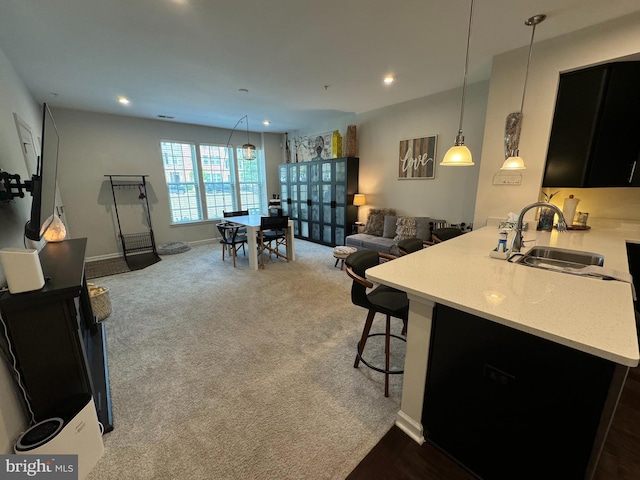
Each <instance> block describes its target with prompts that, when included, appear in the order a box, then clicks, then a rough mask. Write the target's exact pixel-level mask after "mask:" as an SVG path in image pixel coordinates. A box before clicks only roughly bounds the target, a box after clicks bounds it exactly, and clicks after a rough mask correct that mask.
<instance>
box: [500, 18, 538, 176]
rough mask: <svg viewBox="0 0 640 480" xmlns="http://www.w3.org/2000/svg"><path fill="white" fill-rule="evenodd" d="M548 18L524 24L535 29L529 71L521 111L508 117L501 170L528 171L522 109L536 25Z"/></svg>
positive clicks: (535, 19) (525, 76)
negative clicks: (523, 149)
mask: <svg viewBox="0 0 640 480" xmlns="http://www.w3.org/2000/svg"><path fill="white" fill-rule="evenodd" d="M546 18H547V16H546V15H544V14H538V15H534V16H533V17H531V18H528V19H527V20H525V22H524V24H525V25H527V26H528V27H533V28H532V30H531V42H530V43H529V57H528V58H527V70H526V72H525V74H524V87H523V88H522V102H521V103H520V111H519V112H513V113H510V114H509V115H507V121H506V126H505V131H504V156H505V159H506V160H505V161H504V163H503V164H502V167H500V170H526V168H527V167H525V165H524V160H523V159H522V157H520V131H521V130H522V109H523V108H524V97H525V94H526V93H527V79H528V78H529V64H530V63H531V50H532V48H533V37H534V36H535V34H536V25H538V24H539V23H542V22H544V20H545V19H546Z"/></svg>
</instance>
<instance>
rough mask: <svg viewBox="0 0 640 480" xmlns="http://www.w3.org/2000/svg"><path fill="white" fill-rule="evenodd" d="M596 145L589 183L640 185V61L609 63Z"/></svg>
mask: <svg viewBox="0 0 640 480" xmlns="http://www.w3.org/2000/svg"><path fill="white" fill-rule="evenodd" d="M608 70H609V74H608V79H607V88H606V94H605V96H604V99H603V102H602V105H601V108H600V118H599V122H598V135H597V137H596V139H595V142H594V145H593V158H592V164H591V168H590V169H589V177H588V179H587V185H588V186H589V187H631V186H640V172H638V173H636V172H635V171H634V170H635V164H636V163H637V161H638V155H639V154H640V82H639V80H640V62H625V63H615V64H612V65H611V66H610V67H609V69H608Z"/></svg>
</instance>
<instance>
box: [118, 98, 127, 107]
mask: <svg viewBox="0 0 640 480" xmlns="http://www.w3.org/2000/svg"><path fill="white" fill-rule="evenodd" d="M118 101H119V102H120V103H121V104H122V105H129V103H130V102H129V99H128V98H127V97H118Z"/></svg>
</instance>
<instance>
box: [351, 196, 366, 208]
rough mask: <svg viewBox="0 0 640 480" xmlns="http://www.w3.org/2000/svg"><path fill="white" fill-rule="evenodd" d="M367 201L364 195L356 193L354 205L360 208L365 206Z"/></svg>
mask: <svg viewBox="0 0 640 480" xmlns="http://www.w3.org/2000/svg"><path fill="white" fill-rule="evenodd" d="M366 200H367V199H366V197H365V196H364V194H363V193H356V194H355V195H354V196H353V204H354V205H356V206H358V207H361V206H362V205H364V204H365V203H366Z"/></svg>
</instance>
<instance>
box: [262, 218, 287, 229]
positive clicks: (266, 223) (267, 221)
mask: <svg viewBox="0 0 640 480" xmlns="http://www.w3.org/2000/svg"><path fill="white" fill-rule="evenodd" d="M288 226H289V217H288V216H287V215H285V216H282V217H261V218H260V230H263V231H264V230H285V229H286V228H287V227H288Z"/></svg>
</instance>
